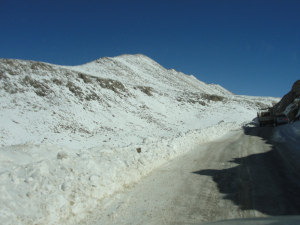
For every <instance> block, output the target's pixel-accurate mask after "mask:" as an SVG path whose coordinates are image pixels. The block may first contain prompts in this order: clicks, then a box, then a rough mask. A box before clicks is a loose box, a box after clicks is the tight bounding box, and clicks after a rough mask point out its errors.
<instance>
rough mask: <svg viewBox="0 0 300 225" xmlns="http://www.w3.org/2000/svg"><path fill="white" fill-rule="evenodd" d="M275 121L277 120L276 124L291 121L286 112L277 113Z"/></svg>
mask: <svg viewBox="0 0 300 225" xmlns="http://www.w3.org/2000/svg"><path fill="white" fill-rule="evenodd" d="M275 122H276V125H278V124H287V123H289V118H288V117H287V115H285V114H277V115H276V121H275Z"/></svg>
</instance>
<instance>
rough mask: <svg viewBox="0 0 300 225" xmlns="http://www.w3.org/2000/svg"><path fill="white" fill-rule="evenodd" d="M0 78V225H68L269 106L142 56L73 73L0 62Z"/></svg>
mask: <svg viewBox="0 0 300 225" xmlns="http://www.w3.org/2000/svg"><path fill="white" fill-rule="evenodd" d="M0 78H1V80H0V81H1V88H0V99H1V105H0V124H1V126H0V137H1V139H0V146H1V147H0V190H1V195H0V202H1V204H0V223H1V224H74V223H78V222H79V221H81V220H82V219H84V217H85V216H86V215H88V213H89V212H90V211H92V210H93V209H94V208H96V207H99V206H100V207H101V206H102V205H101V204H102V201H103V199H105V198H109V197H110V196H112V195H113V194H115V193H116V192H122V191H123V190H124V189H126V188H128V187H130V186H131V185H132V184H134V183H135V182H139V180H141V179H142V178H143V177H145V176H146V175H147V174H149V173H150V172H151V171H153V170H154V169H156V168H158V167H160V166H161V165H163V164H164V163H166V162H168V161H169V160H171V159H173V158H175V157H177V156H179V155H181V154H183V153H184V152H186V151H189V150H191V149H193V148H195V147H196V146H197V145H200V144H201V143H204V142H207V141H210V140H213V139H215V138H218V137H220V136H222V135H224V134H225V133H226V132H228V131H230V130H235V129H241V126H242V125H243V124H245V123H247V122H248V121H251V120H252V119H253V118H254V117H255V116H256V111H257V110H258V109H259V108H263V107H268V106H271V105H272V104H274V103H276V102H278V101H279V99H278V98H271V97H268V98H266V97H251V96H237V95H233V94H232V93H231V92H230V91H228V90H226V89H224V88H223V87H221V86H220V85H216V84H205V83H204V82H201V81H199V80H197V79H196V78H195V77H194V76H193V75H190V76H189V75H185V74H183V73H181V72H178V71H176V70H167V69H165V68H163V67H162V66H160V65H159V64H158V63H156V62H154V61H153V60H152V59H150V58H148V57H146V56H144V55H122V56H119V57H114V58H102V59H99V60H96V61H94V62H91V63H88V64H85V65H81V66H75V67H67V66H58V65H51V64H47V63H40V62H33V61H22V60H0ZM215 96H221V97H222V98H221V99H220V98H219V99H218V100H214V97H215ZM282 128H283V127H282ZM293 129H294V128H293ZM297 129H298V130H297ZM293 132H294V133H297V132H298V134H299V127H298V128H295V129H294V130H293ZM278 135H279V136H280V137H283V135H282V134H281V133H279V134H278ZM298 140H299V139H298ZM102 207H105V206H102Z"/></svg>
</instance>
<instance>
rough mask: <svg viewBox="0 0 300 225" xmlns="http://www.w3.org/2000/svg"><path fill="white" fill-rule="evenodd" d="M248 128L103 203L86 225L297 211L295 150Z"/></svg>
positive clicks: (265, 131) (267, 132)
mask: <svg viewBox="0 0 300 225" xmlns="http://www.w3.org/2000/svg"><path fill="white" fill-rule="evenodd" d="M273 129H274V128H273V127H263V128H258V127H246V128H244V129H243V130H239V131H232V132H230V133H228V134H227V135H226V136H224V137H222V138H220V139H218V140H216V141H213V142H209V143H205V144H202V145H201V146H199V147H197V148H196V149H194V150H193V151H190V152H188V153H187V154H185V155H183V156H180V157H178V158H176V159H174V160H172V161H171V162H169V163H168V164H167V165H164V166H163V167H161V168H159V169H157V170H156V171H154V172H153V173H151V174H150V175H149V176H147V177H146V178H145V179H143V180H142V181H141V182H139V183H138V184H136V185H135V186H133V187H130V188H128V189H127V190H126V191H125V192H122V193H118V194H116V195H114V196H113V198H111V199H110V200H107V201H105V202H104V204H105V207H104V208H101V209H99V210H97V211H95V212H94V214H93V215H91V217H90V218H89V221H85V223H86V224H155V225H156V224H195V223H196V224H199V223H201V222H208V221H215V220H224V219H233V218H248V217H267V216H282V215H298V214H300V182H299V181H300V179H299V178H300V165H298V164H299V163H298V159H300V158H299V153H297V152H294V151H293V150H292V149H289V148H287V147H286V146H283V145H282V144H279V143H274V142H273V141H272V140H271V134H272V131H273Z"/></svg>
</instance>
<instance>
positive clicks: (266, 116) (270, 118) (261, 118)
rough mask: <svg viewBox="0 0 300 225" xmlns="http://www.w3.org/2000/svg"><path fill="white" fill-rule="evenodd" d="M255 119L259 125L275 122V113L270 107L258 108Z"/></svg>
mask: <svg viewBox="0 0 300 225" xmlns="http://www.w3.org/2000/svg"><path fill="white" fill-rule="evenodd" d="M257 121H258V123H259V126H260V127H263V126H266V125H271V126H273V125H274V124H275V123H276V115H275V114H274V113H273V112H272V110H271V108H265V109H260V110H259V111H258V112H257Z"/></svg>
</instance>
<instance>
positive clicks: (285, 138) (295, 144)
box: [273, 121, 300, 152]
mask: <svg viewBox="0 0 300 225" xmlns="http://www.w3.org/2000/svg"><path fill="white" fill-rule="evenodd" d="M273 139H274V140H275V141H277V142H281V143H285V144H287V145H290V146H291V147H292V148H293V149H296V150H297V151H299V152H300V121H297V122H294V123H290V124H286V125H282V126H278V127H276V128H275V131H274V134H273Z"/></svg>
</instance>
